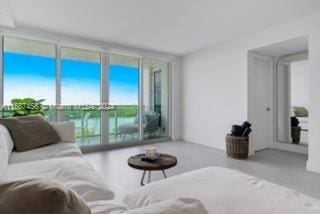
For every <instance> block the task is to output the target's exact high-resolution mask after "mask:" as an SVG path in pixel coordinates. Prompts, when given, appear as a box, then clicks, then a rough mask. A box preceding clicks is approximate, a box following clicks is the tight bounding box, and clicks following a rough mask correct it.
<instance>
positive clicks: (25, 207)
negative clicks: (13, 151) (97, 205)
mask: <svg viewBox="0 0 320 214" xmlns="http://www.w3.org/2000/svg"><path fill="white" fill-rule="evenodd" d="M0 213H5V214H23V213H30V214H31V213H32V214H90V213H91V211H90V209H89V207H88V206H87V205H86V203H85V202H84V201H83V199H81V197H80V196H78V195H77V194H76V193H75V192H73V191H72V190H69V189H67V188H65V187H64V186H62V185H61V184H59V183H56V182H52V181H45V180H21V181H12V182H0Z"/></svg>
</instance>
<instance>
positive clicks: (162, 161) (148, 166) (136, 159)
mask: <svg viewBox="0 0 320 214" xmlns="http://www.w3.org/2000/svg"><path fill="white" fill-rule="evenodd" d="M144 156H145V154H138V155H134V156H131V157H130V158H129V159H128V165H129V166H131V167H132V168H135V169H140V170H165V169H169V168H171V167H174V166H175V165H177V162H178V161H177V158H176V157H174V156H172V155H168V154H162V153H160V154H159V158H158V159H156V160H155V161H152V162H150V161H145V160H142V159H141V157H144Z"/></svg>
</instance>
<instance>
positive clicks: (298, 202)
mask: <svg viewBox="0 0 320 214" xmlns="http://www.w3.org/2000/svg"><path fill="white" fill-rule="evenodd" d="M288 179H289V178H288ZM180 197H189V198H196V199H199V200H200V201H201V202H202V203H203V204H204V206H205V207H206V208H207V210H208V211H209V213H219V214H256V213H266V214H267V213H268V214H269V213H272V214H283V213H290V214H305V213H308V214H316V213H320V201H319V200H317V199H315V198H312V197H309V196H306V195H303V194H301V193H298V192H296V191H294V190H291V189H288V188H285V187H282V186H279V185H277V184H274V183H271V182H268V181H264V180H260V179H258V178H256V177H252V176H250V175H246V174H244V173H241V172H238V171H235V170H231V169H227V168H219V167H210V168H204V169H201V170H196V171H192V172H188V173H185V174H182V175H179V176H175V177H171V178H168V179H164V180H161V181H159V182H155V183H151V184H149V185H146V186H144V187H142V188H140V189H138V190H136V191H134V192H132V193H130V194H128V195H127V196H126V197H125V199H124V202H125V204H127V205H128V206H129V207H130V208H137V207H143V206H147V205H149V204H153V203H156V202H159V201H163V200H167V199H172V198H180Z"/></svg>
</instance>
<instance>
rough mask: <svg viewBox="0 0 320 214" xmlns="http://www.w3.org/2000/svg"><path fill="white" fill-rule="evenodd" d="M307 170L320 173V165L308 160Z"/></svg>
mask: <svg viewBox="0 0 320 214" xmlns="http://www.w3.org/2000/svg"><path fill="white" fill-rule="evenodd" d="M307 170H308V171H312V172H317V173H320V166H319V164H318V165H316V164H313V162H311V161H307Z"/></svg>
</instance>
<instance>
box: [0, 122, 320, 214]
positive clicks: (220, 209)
mask: <svg viewBox="0 0 320 214" xmlns="http://www.w3.org/2000/svg"><path fill="white" fill-rule="evenodd" d="M54 127H55V129H56V130H57V132H58V133H59V135H60V137H61V139H62V142H60V143H57V144H52V145H49V146H45V147H41V148H38V149H33V150H30V151H27V152H21V153H17V152H14V151H12V148H13V144H12V140H11V137H10V135H9V132H8V131H7V129H6V128H5V127H4V126H2V125H0V154H4V155H2V156H0V181H12V180H22V179H30V178H40V179H47V180H50V179H52V180H54V181H59V182H61V183H62V184H63V185H65V186H66V187H68V188H70V189H72V190H74V191H75V192H76V193H78V195H80V196H81V197H82V198H83V199H84V200H85V201H86V203H87V204H88V205H89V207H90V209H91V210H92V213H93V214H107V213H111V214H119V213H128V214H129V213H131V214H156V213H162V214H167V213H169V214H173V213H183V214H206V213H207V211H208V213H219V214H257V213H259V214H286V213H290V214H316V213H317V214H319V213H320V201H319V200H317V199H315V198H312V197H308V196H306V195H303V194H300V193H298V192H295V191H293V190H290V189H287V188H284V187H281V186H279V185H276V184H273V183H270V182H267V181H264V180H260V179H258V178H255V177H252V176H249V175H246V174H243V173H240V172H238V171H234V170H230V169H226V168H219V167H210V168H205V169H201V170H196V171H192V172H188V173H185V174H182V175H178V176H174V177H171V178H168V179H165V180H162V181H159V182H155V183H151V184H148V185H146V186H144V187H142V188H138V189H137V190H136V191H134V192H132V193H128V194H127V196H126V197H125V198H124V200H123V201H122V202H115V201H113V198H114V193H113V191H112V190H111V189H110V188H109V187H108V186H106V185H105V183H104V182H103V179H102V178H101V177H100V176H99V175H98V174H97V173H96V172H95V170H94V169H93V167H92V166H91V165H90V164H89V163H88V162H87V161H86V160H85V159H84V158H83V157H82V154H81V151H80V149H79V148H78V147H77V145H76V144H75V143H73V142H74V134H72V133H74V125H73V124H72V123H70V122H66V123H61V124H54ZM6 154H8V155H7V157H6ZM110 179H114V178H110ZM192 198H194V199H192ZM203 205H204V206H203ZM204 207H205V208H204ZM206 210H207V211H206ZM0 213H1V212H0Z"/></svg>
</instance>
